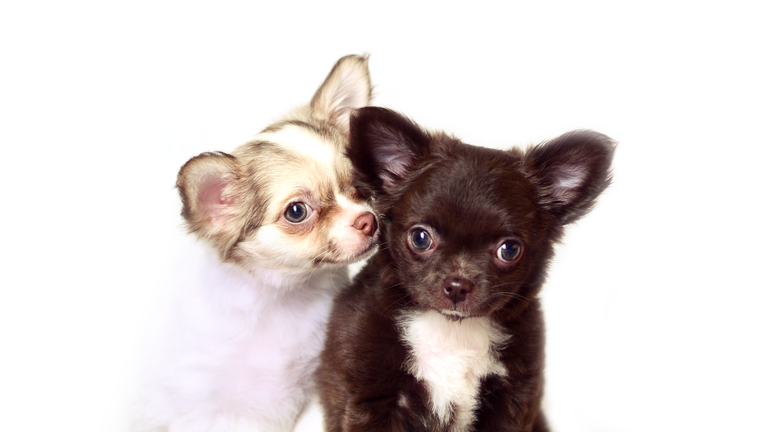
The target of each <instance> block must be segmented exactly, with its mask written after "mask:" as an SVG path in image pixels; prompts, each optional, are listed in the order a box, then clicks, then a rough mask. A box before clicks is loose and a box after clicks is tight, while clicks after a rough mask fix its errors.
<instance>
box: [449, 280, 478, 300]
mask: <svg viewBox="0 0 768 432" xmlns="http://www.w3.org/2000/svg"><path fill="white" fill-rule="evenodd" d="M472 288H474V285H473V284H472V282H470V281H468V280H466V279H464V278H460V277H450V278H448V279H446V280H445V282H443V292H444V293H445V296H446V297H448V298H449V299H450V300H451V301H452V302H453V304H456V303H460V302H463V301H464V300H466V298H467V295H468V294H469V293H471V292H472Z"/></svg>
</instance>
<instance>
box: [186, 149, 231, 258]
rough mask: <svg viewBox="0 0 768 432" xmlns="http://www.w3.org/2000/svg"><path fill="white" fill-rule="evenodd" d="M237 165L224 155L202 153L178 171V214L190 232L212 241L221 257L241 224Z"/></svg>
mask: <svg viewBox="0 0 768 432" xmlns="http://www.w3.org/2000/svg"><path fill="white" fill-rule="evenodd" d="M238 167H239V165H238V162H237V159H236V158H235V157H234V156H231V155H228V154H226V153H221V152H216V153H203V154H201V155H199V156H195V157H193V158H192V159H190V160H189V161H188V162H187V163H186V164H184V166H182V167H181V170H180V171H179V175H178V178H177V180H176V187H177V188H178V189H179V195H180V196H181V203H182V210H181V215H182V216H183V217H184V219H185V220H186V221H187V227H188V228H189V231H190V232H194V233H197V235H198V236H200V237H202V238H205V239H208V240H211V241H212V242H213V244H214V246H216V248H217V249H218V250H219V252H220V253H221V254H222V255H223V256H224V255H226V252H227V251H228V250H229V249H230V248H231V247H232V245H234V243H235V242H236V241H237V239H238V238H239V233H240V230H241V228H242V227H241V226H240V225H241V224H240V222H239V221H240V219H241V218H239V208H240V204H241V203H238V197H237V194H236V192H235V189H236V186H237V183H238V182H239V176H238Z"/></svg>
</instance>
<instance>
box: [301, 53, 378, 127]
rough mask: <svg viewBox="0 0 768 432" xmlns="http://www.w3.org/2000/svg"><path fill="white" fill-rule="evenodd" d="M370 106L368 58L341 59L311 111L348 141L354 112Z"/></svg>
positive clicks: (323, 86)
mask: <svg viewBox="0 0 768 432" xmlns="http://www.w3.org/2000/svg"><path fill="white" fill-rule="evenodd" d="M369 103H371V77H370V74H369V72H368V56H367V55H366V56H358V55H350V56H346V57H342V58H341V59H340V60H339V61H338V62H336V65H335V66H334V67H333V69H332V70H331V73H330V74H328V77H327V78H326V79H325V82H324V83H323V85H321V86H320V88H319V89H317V92H316V93H315V96H314V97H312V101H311V102H310V107H311V108H312V113H313V114H314V115H316V116H317V117H319V118H321V119H324V120H329V121H331V122H332V123H333V124H335V125H336V126H337V127H338V128H339V129H341V131H342V133H343V134H344V135H345V136H347V137H349V115H350V113H351V112H352V110H354V109H356V108H361V107H364V106H366V105H368V104H369Z"/></svg>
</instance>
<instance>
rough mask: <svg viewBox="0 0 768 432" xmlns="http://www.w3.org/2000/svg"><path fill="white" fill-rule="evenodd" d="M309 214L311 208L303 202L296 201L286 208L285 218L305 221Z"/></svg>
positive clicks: (293, 220) (294, 221) (297, 221)
mask: <svg viewBox="0 0 768 432" xmlns="http://www.w3.org/2000/svg"><path fill="white" fill-rule="evenodd" d="M307 216H309V209H308V207H307V205H306V204H304V203H303V202H295V203H292V204H290V205H289V206H288V208H287V209H286V210H285V219H286V220H287V221H288V222H291V223H300V222H303V221H304V220H305V219H306V218H307Z"/></svg>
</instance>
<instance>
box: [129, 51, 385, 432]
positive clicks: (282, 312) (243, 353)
mask: <svg viewBox="0 0 768 432" xmlns="http://www.w3.org/2000/svg"><path fill="white" fill-rule="evenodd" d="M370 98H371V82H370V77H369V73H368V59H367V57H361V56H348V57H344V58H342V59H340V60H339V61H338V63H337V64H336V65H335V66H334V68H333V70H332V71H331V72H330V74H329V75H328V77H327V78H326V80H325V82H324V83H323V84H322V85H321V86H320V88H319V89H318V90H317V92H316V93H315V95H314V97H313V98H312V100H311V102H310V103H309V104H308V105H307V106H304V107H301V108H299V109H297V110H296V111H294V112H292V113H290V114H289V115H287V116H285V117H284V118H283V119H281V120H280V121H278V122H276V123H274V124H272V125H270V126H268V127H267V128H266V129H264V130H263V131H262V132H261V133H260V134H258V135H257V136H256V137H255V138H254V139H253V140H251V141H249V142H247V143H245V144H243V145H242V146H240V147H238V148H237V149H236V150H235V151H234V152H232V153H231V154H227V153H222V152H215V153H204V154H201V155H199V156H196V157H194V158H192V159H190V160H189V161H188V162H187V163H186V164H185V165H184V166H183V167H182V168H181V171H180V172H179V175H178V182H177V187H178V191H179V194H180V195H181V202H182V215H183V217H184V219H185V220H186V223H187V227H188V229H189V231H190V232H191V233H192V234H194V235H195V236H196V237H197V239H198V240H201V241H202V243H203V244H201V245H200V246H201V247H202V248H204V249H205V251H203V252H201V253H200V254H198V255H199V256H198V257H197V259H195V260H193V261H190V262H189V263H188V267H187V268H188V273H189V274H188V275H187V280H186V281H185V283H184V284H183V285H182V286H181V287H180V288H181V290H180V292H179V293H178V294H179V295H178V298H177V299H175V302H174V306H175V309H176V310H175V314H174V315H173V316H172V317H171V324H170V326H169V328H168V331H167V333H166V334H165V335H164V337H163V338H162V343H161V345H160V347H159V350H158V353H157V355H156V357H155V358H153V359H152V364H151V368H150V371H149V378H148V384H147V386H146V388H145V389H144V392H143V397H142V401H141V405H140V415H139V419H138V421H137V424H136V426H137V427H136V429H138V430H152V431H169V432H197V431H201V432H202V431H207V432H213V431H270V432H272V431H274V432H277V431H291V430H292V429H293V427H294V424H295V421H296V419H297V417H298V416H299V414H300V412H301V411H302V409H303V407H304V406H305V404H306V402H307V400H308V396H309V394H310V391H311V390H312V388H313V374H314V372H315V370H316V368H317V365H318V356H319V353H320V350H321V349H322V346H323V339H324V334H325V328H326V322H327V319H328V315H329V311H330V307H331V304H332V297H333V296H334V295H335V293H336V292H337V291H338V290H340V289H341V287H343V286H344V285H346V284H348V283H349V276H348V274H347V264H350V263H352V262H355V261H358V260H361V259H364V258H366V257H368V256H369V255H370V254H372V253H373V251H374V249H375V247H376V244H377V227H376V226H377V222H376V218H375V217H374V215H373V213H372V212H371V207H370V206H369V204H367V202H366V198H364V197H362V196H360V194H359V193H357V191H356V190H355V189H354V188H353V187H352V186H351V184H350V178H351V175H352V165H351V164H350V161H349V160H348V159H347V158H346V157H345V155H344V149H345V146H346V144H347V141H348V136H349V115H350V113H351V112H352V110H354V109H356V108H359V107H362V106H365V105H367V104H368V103H369V102H370Z"/></svg>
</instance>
